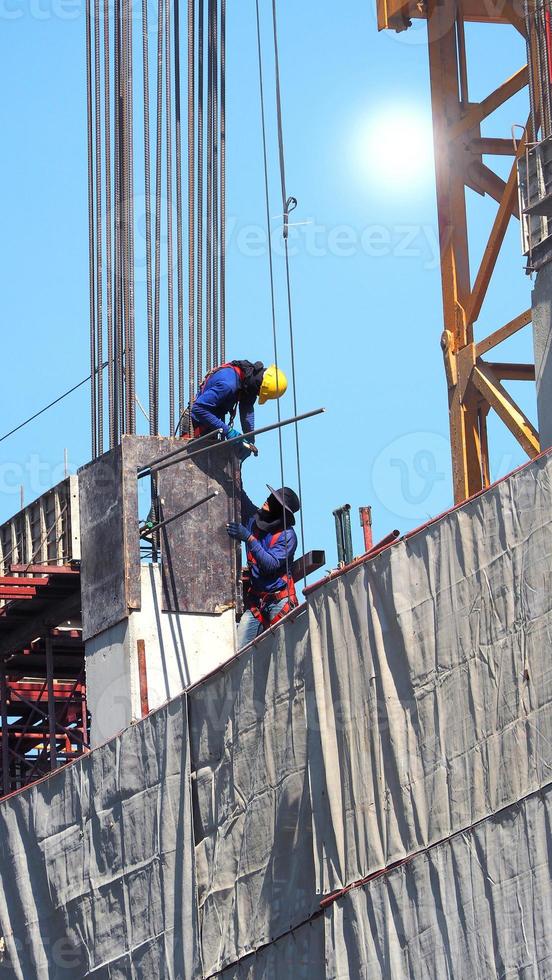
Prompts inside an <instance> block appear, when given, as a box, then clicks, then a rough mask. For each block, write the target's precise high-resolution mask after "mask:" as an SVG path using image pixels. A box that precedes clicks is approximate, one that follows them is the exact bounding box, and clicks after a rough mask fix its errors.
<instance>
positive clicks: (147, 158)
mask: <svg viewBox="0 0 552 980" xmlns="http://www.w3.org/2000/svg"><path fill="white" fill-rule="evenodd" d="M107 2H108V0H106V3H107ZM142 86H143V93H144V194H145V198H146V200H145V218H146V317H147V331H148V394H149V431H150V435H155V417H154V416H155V405H154V387H153V384H154V377H153V295H152V289H153V284H152V255H151V149H150V96H149V38H148V0H142Z"/></svg>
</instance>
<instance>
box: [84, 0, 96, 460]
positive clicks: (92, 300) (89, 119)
mask: <svg viewBox="0 0 552 980" xmlns="http://www.w3.org/2000/svg"><path fill="white" fill-rule="evenodd" d="M86 110H87V113H86V115H87V135H88V275H89V291H90V297H89V298H90V431H91V448H92V458H93V459H94V458H95V457H96V456H97V454H98V444H97V438H96V437H97V405H96V287H95V272H94V269H95V248H94V152H93V121H92V24H91V10H90V0H86Z"/></svg>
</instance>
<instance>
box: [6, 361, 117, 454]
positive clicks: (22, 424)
mask: <svg viewBox="0 0 552 980" xmlns="http://www.w3.org/2000/svg"><path fill="white" fill-rule="evenodd" d="M106 364H107V361H104V363H103V365H102V368H105V366H106ZM91 377H92V375H91V374H87V375H86V378H83V379H82V381H79V382H78V383H77V384H76V385H73V386H72V388H68V389H67V391H64V392H63V394H62V395H59V396H58V397H57V398H54V400H53V401H51V402H48V404H47V405H45V406H44V408H41V409H39V410H38V412H35V413H34V414H33V415H30V416H29V418H28V419H25V420H24V421H23V422H20V423H19V424H18V425H16V426H14V428H13V429H10V430H9V432H5V433H4V435H3V436H0V442H4V439H8V438H9V436H13V435H14V434H15V433H16V432H19V430H20V429H23V428H24V427H25V426H26V425H28V424H29V422H34V420H35V419H37V418H38V417H39V416H40V415H44V412H47V411H48V409H50V408H53V407H54V405H57V404H58V402H61V401H63V399H64V398H67V396H68V395H72V394H73V392H74V391H76V390H77V389H78V388H82V386H83V385H85V384H88V382H89V381H90V379H91Z"/></svg>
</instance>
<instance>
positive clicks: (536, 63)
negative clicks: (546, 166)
mask: <svg viewBox="0 0 552 980" xmlns="http://www.w3.org/2000/svg"><path fill="white" fill-rule="evenodd" d="M525 26H526V33H527V64H528V69H529V98H530V105H531V122H532V129H533V133H534V137H535V139H536V138H537V133H538V131H539V129H540V133H541V139H547V138H548V137H549V136H552V3H551V2H550V0H525Z"/></svg>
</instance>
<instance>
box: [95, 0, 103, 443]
mask: <svg viewBox="0 0 552 980" xmlns="http://www.w3.org/2000/svg"><path fill="white" fill-rule="evenodd" d="M100 61H101V46H100V0H94V118H95V151H96V160H95V168H96V357H97V363H98V364H101V363H102V361H103V262H102V103H101V97H102V93H101V77H100V76H101V64H100ZM97 390H98V402H97V429H98V433H97V449H98V455H99V456H101V455H102V453H103V430H104V425H103V372H102V371H98V374H97Z"/></svg>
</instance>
